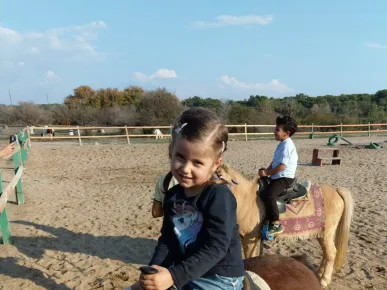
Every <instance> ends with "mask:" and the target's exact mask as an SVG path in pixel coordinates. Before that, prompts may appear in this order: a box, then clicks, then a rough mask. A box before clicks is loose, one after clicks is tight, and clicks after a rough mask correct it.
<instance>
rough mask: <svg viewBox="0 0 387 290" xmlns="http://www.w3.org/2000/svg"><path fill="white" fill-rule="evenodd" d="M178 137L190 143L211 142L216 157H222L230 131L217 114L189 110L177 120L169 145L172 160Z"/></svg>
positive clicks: (202, 110)
mask: <svg viewBox="0 0 387 290" xmlns="http://www.w3.org/2000/svg"><path fill="white" fill-rule="evenodd" d="M178 137H179V138H184V139H186V140H188V141H203V142H205V141H207V142H209V144H210V146H211V147H212V149H213V151H214V154H215V156H216V157H220V156H221V155H222V153H223V152H225V151H226V150H227V141H228V130H227V128H226V126H224V125H223V124H222V122H221V121H220V120H219V118H218V117H217V116H216V114H215V113H214V112H212V111H210V110H208V109H204V108H192V109H188V110H187V111H185V112H184V113H183V114H181V116H180V117H179V118H177V119H176V121H175V123H174V126H173V131H172V142H171V143H170V144H169V157H170V158H171V157H172V156H171V155H172V150H173V146H174V144H175V142H176V139H177V138H178Z"/></svg>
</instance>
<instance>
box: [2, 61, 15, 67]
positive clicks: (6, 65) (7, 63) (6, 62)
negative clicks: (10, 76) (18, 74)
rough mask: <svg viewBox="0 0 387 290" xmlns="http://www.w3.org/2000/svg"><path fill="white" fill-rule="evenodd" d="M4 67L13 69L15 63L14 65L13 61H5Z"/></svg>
mask: <svg viewBox="0 0 387 290" xmlns="http://www.w3.org/2000/svg"><path fill="white" fill-rule="evenodd" d="M3 66H4V67H6V68H13V63H12V61H9V60H4V61H3Z"/></svg>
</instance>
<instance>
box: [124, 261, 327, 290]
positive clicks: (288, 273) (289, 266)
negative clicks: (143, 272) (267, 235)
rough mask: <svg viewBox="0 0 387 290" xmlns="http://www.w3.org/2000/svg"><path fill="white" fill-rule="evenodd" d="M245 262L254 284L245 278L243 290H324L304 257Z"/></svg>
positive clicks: (135, 287)
mask: <svg viewBox="0 0 387 290" xmlns="http://www.w3.org/2000/svg"><path fill="white" fill-rule="evenodd" d="M243 262H244V265H245V270H246V271H248V273H249V276H250V277H251V279H252V282H253V285H251V284H249V281H248V279H247V278H245V279H244V282H243V290H254V289H257V287H258V289H260V290H299V289H307V290H321V289H322V288H321V286H320V283H319V281H318V279H317V276H316V275H315V273H314V272H313V271H312V270H311V269H309V265H308V262H307V261H306V259H305V257H303V256H295V257H285V256H281V255H265V256H261V257H252V258H248V259H245V260H244V261H243ZM254 286H256V287H254ZM126 290H141V287H140V286H139V283H138V282H137V283H135V284H134V285H132V286H131V287H129V288H126Z"/></svg>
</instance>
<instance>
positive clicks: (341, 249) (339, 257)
mask: <svg viewBox="0 0 387 290" xmlns="http://www.w3.org/2000/svg"><path fill="white" fill-rule="evenodd" d="M337 192H338V193H339V194H340V196H341V198H342V199H343V200H344V212H343V215H342V216H341V219H340V223H339V226H338V227H337V230H336V239H335V246H336V249H337V252H336V258H335V270H336V271H338V270H340V269H341V268H342V267H343V266H344V262H345V255H346V252H347V248H348V238H349V229H350V226H351V221H352V216H353V209H354V202H353V198H352V194H351V192H350V191H349V190H348V189H346V188H343V187H340V188H337Z"/></svg>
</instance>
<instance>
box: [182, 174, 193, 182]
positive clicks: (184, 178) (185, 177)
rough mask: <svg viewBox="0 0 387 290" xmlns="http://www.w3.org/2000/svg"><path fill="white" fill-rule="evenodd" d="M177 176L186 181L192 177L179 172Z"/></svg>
mask: <svg viewBox="0 0 387 290" xmlns="http://www.w3.org/2000/svg"><path fill="white" fill-rule="evenodd" d="M179 176H180V178H181V179H182V180H185V181H188V180H191V179H192V178H191V177H188V176H186V175H182V174H179Z"/></svg>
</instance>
